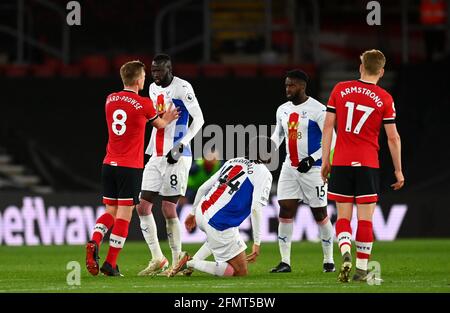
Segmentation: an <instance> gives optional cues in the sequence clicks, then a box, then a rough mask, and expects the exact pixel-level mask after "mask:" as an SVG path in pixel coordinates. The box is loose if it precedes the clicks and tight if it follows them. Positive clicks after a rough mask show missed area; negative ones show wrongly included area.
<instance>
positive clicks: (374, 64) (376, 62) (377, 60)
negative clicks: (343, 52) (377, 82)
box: [360, 49, 386, 75]
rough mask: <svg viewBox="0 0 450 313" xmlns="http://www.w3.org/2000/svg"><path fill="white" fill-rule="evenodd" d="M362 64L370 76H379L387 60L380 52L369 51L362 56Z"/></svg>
mask: <svg viewBox="0 0 450 313" xmlns="http://www.w3.org/2000/svg"><path fill="white" fill-rule="evenodd" d="M360 58H361V63H362V65H363V66H364V70H365V71H366V73H367V74H369V75H378V74H380V71H381V69H382V68H384V65H385V64H386V58H385V56H384V54H383V52H381V51H380V50H375V49H372V50H367V51H364V52H363V54H361V56H360Z"/></svg>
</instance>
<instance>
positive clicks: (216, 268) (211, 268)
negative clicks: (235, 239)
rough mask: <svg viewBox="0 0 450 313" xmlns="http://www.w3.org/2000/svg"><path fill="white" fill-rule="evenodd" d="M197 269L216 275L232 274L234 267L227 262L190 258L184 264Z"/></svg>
mask: <svg viewBox="0 0 450 313" xmlns="http://www.w3.org/2000/svg"><path fill="white" fill-rule="evenodd" d="M186 265H187V266H189V267H193V268H195V269H196V270H198V271H201V272H205V273H208V274H211V275H216V276H233V273H234V269H233V267H232V266H231V265H230V264H228V263H227V262H212V261H203V260H197V259H192V260H190V261H188V262H187V264H186Z"/></svg>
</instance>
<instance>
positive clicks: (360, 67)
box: [359, 63, 364, 75]
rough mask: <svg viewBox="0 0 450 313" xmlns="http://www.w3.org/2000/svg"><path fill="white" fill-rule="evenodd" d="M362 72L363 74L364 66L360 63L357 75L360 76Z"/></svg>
mask: <svg viewBox="0 0 450 313" xmlns="http://www.w3.org/2000/svg"><path fill="white" fill-rule="evenodd" d="M363 72H364V66H363V65H362V63H361V64H360V65H359V73H360V74H361V75H363Z"/></svg>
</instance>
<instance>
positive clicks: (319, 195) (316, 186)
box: [277, 162, 328, 208]
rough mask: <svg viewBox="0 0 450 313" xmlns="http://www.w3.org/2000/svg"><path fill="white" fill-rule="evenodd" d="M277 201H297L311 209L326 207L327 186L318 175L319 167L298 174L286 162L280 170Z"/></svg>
mask: <svg viewBox="0 0 450 313" xmlns="http://www.w3.org/2000/svg"><path fill="white" fill-rule="evenodd" d="M277 198H278V200H289V199H299V200H300V201H303V202H304V203H306V204H308V205H309V206H310V207H312V208H320V207H324V206H327V204H328V203H327V185H326V184H324V182H323V180H322V177H321V175H320V167H316V166H314V167H312V168H311V169H310V170H309V171H308V172H306V173H300V172H299V171H297V169H296V168H295V167H292V166H291V165H290V164H289V163H288V162H284V163H283V166H282V168H281V173H280V178H279V179H278V187H277Z"/></svg>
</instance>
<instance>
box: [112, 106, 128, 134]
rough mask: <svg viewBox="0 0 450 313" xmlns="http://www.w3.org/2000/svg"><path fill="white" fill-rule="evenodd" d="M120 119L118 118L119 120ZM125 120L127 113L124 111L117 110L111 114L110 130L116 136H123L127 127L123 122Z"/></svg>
mask: <svg viewBox="0 0 450 313" xmlns="http://www.w3.org/2000/svg"><path fill="white" fill-rule="evenodd" d="M119 117H120V118H119ZM126 120H127V112H125V111H124V110H121V109H118V110H115V111H114V113H113V122H112V125H111V129H112V131H113V132H114V134H116V135H117V136H122V135H123V134H125V131H126V130H127V125H125V121H126Z"/></svg>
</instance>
